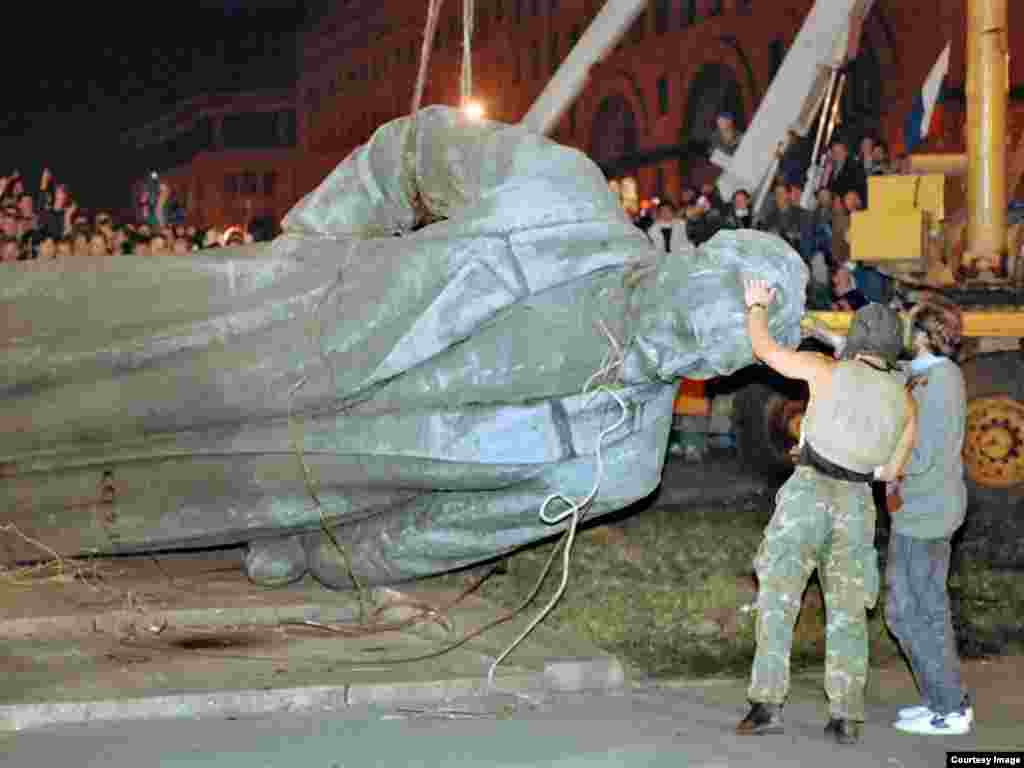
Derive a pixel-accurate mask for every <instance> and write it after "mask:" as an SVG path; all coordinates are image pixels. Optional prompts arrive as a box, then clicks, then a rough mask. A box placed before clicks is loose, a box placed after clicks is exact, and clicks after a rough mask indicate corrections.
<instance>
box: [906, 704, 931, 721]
mask: <svg viewBox="0 0 1024 768" xmlns="http://www.w3.org/2000/svg"><path fill="white" fill-rule="evenodd" d="M897 714H899V716H900V720H913V719H915V718H918V717H922V716H924V715H930V714H932V711H931V710H930V709H928V707H926V706H924V705H923V704H919V705H918V706H916V707H904V708H903V709H901V710H900V711H899V712H898V713H897Z"/></svg>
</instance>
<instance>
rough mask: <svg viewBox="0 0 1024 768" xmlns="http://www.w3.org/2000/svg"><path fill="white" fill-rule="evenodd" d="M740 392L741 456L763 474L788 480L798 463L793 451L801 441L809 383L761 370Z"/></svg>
mask: <svg viewBox="0 0 1024 768" xmlns="http://www.w3.org/2000/svg"><path fill="white" fill-rule="evenodd" d="M757 374H758V375H757V376H756V378H754V379H753V380H752V381H751V382H750V383H749V384H747V385H746V386H745V387H744V388H743V389H741V390H740V391H739V392H737V393H736V398H735V400H734V401H733V433H734V435H735V437H736V445H737V448H738V451H739V456H740V459H741V460H742V461H743V463H744V464H745V465H746V466H747V467H749V468H751V469H753V470H754V471H756V472H757V473H758V474H759V475H761V476H762V477H765V478H767V479H769V480H772V481H782V480H785V479H786V478H787V477H788V476H789V475H790V474H792V472H793V467H794V466H795V465H796V462H795V457H794V456H793V455H792V453H791V451H792V450H793V448H795V447H796V445H797V443H798V442H799V440H800V424H801V422H802V420H803V414H804V411H805V410H806V408H807V386H806V385H805V384H803V383H801V382H794V381H789V380H787V379H784V378H783V377H781V376H778V375H776V374H773V373H772V372H771V371H768V370H767V369H763V368H761V369H758V370H757Z"/></svg>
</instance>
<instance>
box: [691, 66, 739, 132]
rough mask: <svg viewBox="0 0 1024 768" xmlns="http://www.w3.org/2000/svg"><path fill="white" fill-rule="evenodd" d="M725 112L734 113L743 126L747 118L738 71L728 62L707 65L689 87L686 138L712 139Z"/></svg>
mask: <svg viewBox="0 0 1024 768" xmlns="http://www.w3.org/2000/svg"><path fill="white" fill-rule="evenodd" d="M722 112H729V113H731V114H733V115H734V116H735V117H736V124H737V126H738V127H740V128H741V129H742V127H743V125H744V124H745V119H744V110H743V94H742V91H741V90H740V84H739V81H738V80H737V79H736V73H735V72H733V71H732V69H731V68H730V67H728V66H726V65H725V64H705V65H704V66H703V67H701V68H700V70H699V71H698V72H697V74H696V75H695V76H694V78H693V80H691V81H690V86H689V88H688V90H687V96H686V119H685V120H684V121H683V124H684V128H683V130H684V132H685V135H684V137H683V139H684V141H698V142H706V141H710V140H711V138H712V136H713V135H714V132H715V119H716V118H717V117H718V115H719V114H721V113H722Z"/></svg>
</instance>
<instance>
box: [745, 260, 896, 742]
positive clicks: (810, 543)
mask: <svg viewBox="0 0 1024 768" xmlns="http://www.w3.org/2000/svg"><path fill="white" fill-rule="evenodd" d="M746 299H747V307H748V320H747V324H748V330H749V332H750V338H751V344H752V346H753V349H754V354H755V355H756V356H757V357H758V358H759V359H760V360H761V361H763V362H764V363H766V364H767V365H769V366H770V367H771V368H773V369H775V370H776V371H778V372H779V373H781V374H782V375H784V376H787V377H789V378H794V379H801V380H803V381H806V382H807V384H808V388H809V390H810V400H809V402H808V407H807V413H806V415H805V416H804V422H803V428H802V430H801V432H802V434H801V441H800V466H798V467H797V469H796V470H795V472H794V473H793V475H792V477H791V478H790V479H789V480H788V481H787V482H786V484H785V485H784V486H783V487H782V488H781V489H780V490H779V492H778V495H777V497H776V501H775V513H774V515H773V516H772V519H771V522H770V523H769V524H768V527H767V529H766V530H765V535H764V540H763V542H762V544H761V546H760V549H759V550H758V553H757V557H756V558H755V560H754V567H755V570H756V572H757V577H758V582H759V591H758V604H757V608H758V616H757V653H756V656H755V659H754V664H753V668H752V670H751V681H750V689H749V691H748V698H749V699H750V702H751V705H752V706H751V709H750V713H749V714H748V715H747V716H746V717H745V718H744V719H743V720H742V721H741V722H740V724H739V725H738V726H737V729H736V730H737V732H738V733H741V734H764V733H781V732H782V730H783V726H782V706H783V704H784V702H785V699H786V696H787V694H788V692H789V658H790V650H791V647H792V640H793V627H794V625H795V623H796V619H797V615H798V614H799V612H800V605H801V598H802V596H803V592H804V589H805V588H806V586H807V582H808V579H810V577H811V574H812V573H814V571H815V570H816V569H817V571H818V578H819V579H820V581H821V584H822V589H823V590H824V593H825V608H826V614H827V624H826V628H825V639H826V659H825V665H826V666H825V691H826V693H827V694H828V698H829V704H830V713H831V716H830V719H829V722H828V725H826V727H825V730H826V732H827V733H829V734H831V735H833V736H834V737H835V738H836V740H837V741H838V742H839V743H842V744H850V743H855V742H856V741H857V740H858V739H859V737H860V723H861V722H862V721H863V720H864V689H865V686H866V685H867V670H868V636H867V616H866V611H867V609H868V608H870V607H873V606H874V604H875V601H876V600H877V598H878V560H877V554H876V552H875V548H874V531H875V508H874V501H873V498H872V495H871V485H870V484H871V482H872V480H891V479H892V478H895V477H897V476H898V474H899V473H900V472H901V471H902V469H903V467H904V465H905V464H906V462H907V461H908V458H909V456H910V452H911V449H912V447H913V441H914V433H915V428H916V416H915V413H916V412H915V409H914V402H913V399H912V398H911V397H910V395H909V394H908V393H907V392H906V390H905V388H904V386H903V380H902V378H901V376H899V375H898V373H897V369H896V368H895V362H896V360H897V358H898V357H899V355H900V352H901V351H902V346H903V333H902V323H901V321H900V318H899V315H898V314H897V313H896V312H895V311H893V310H891V309H889V308H888V307H884V306H882V305H880V304H871V305H868V306H867V307H864V308H862V309H861V310H859V311H858V312H857V314H856V315H855V316H854V319H853V322H852V323H851V326H850V333H849V336H848V339H847V342H846V344H845V345H844V347H843V350H842V353H841V359H840V360H838V361H837V360H835V359H833V358H829V357H827V356H825V355H822V354H818V353H814V352H796V351H793V350H790V349H787V348H785V347H782V346H781V345H779V344H777V343H776V342H775V341H774V340H773V339H772V338H771V336H770V334H769V332H768V322H767V310H768V308H769V306H770V305H771V303H772V301H773V300H774V291H773V290H771V289H769V287H768V285H767V284H766V283H765V282H764V281H760V280H754V281H748V282H747V284H746Z"/></svg>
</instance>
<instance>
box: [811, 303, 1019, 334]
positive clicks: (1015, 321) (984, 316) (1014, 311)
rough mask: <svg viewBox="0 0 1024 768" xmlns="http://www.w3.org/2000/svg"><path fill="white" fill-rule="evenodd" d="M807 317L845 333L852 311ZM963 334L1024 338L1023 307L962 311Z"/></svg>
mask: <svg viewBox="0 0 1024 768" xmlns="http://www.w3.org/2000/svg"><path fill="white" fill-rule="evenodd" d="M807 317H808V318H814V319H815V320H819V321H820V322H822V323H824V324H825V325H826V326H827V327H828V328H829V330H832V331H835V332H837V333H846V332H847V330H848V329H849V327H850V319H851V318H852V317H853V313H852V312H808V313H807ZM963 318H964V336H965V337H971V338H983V337H995V338H1004V339H1018V338H1024V308H1021V307H1013V308H1011V309H990V310H984V311H970V312H964V316H963Z"/></svg>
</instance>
